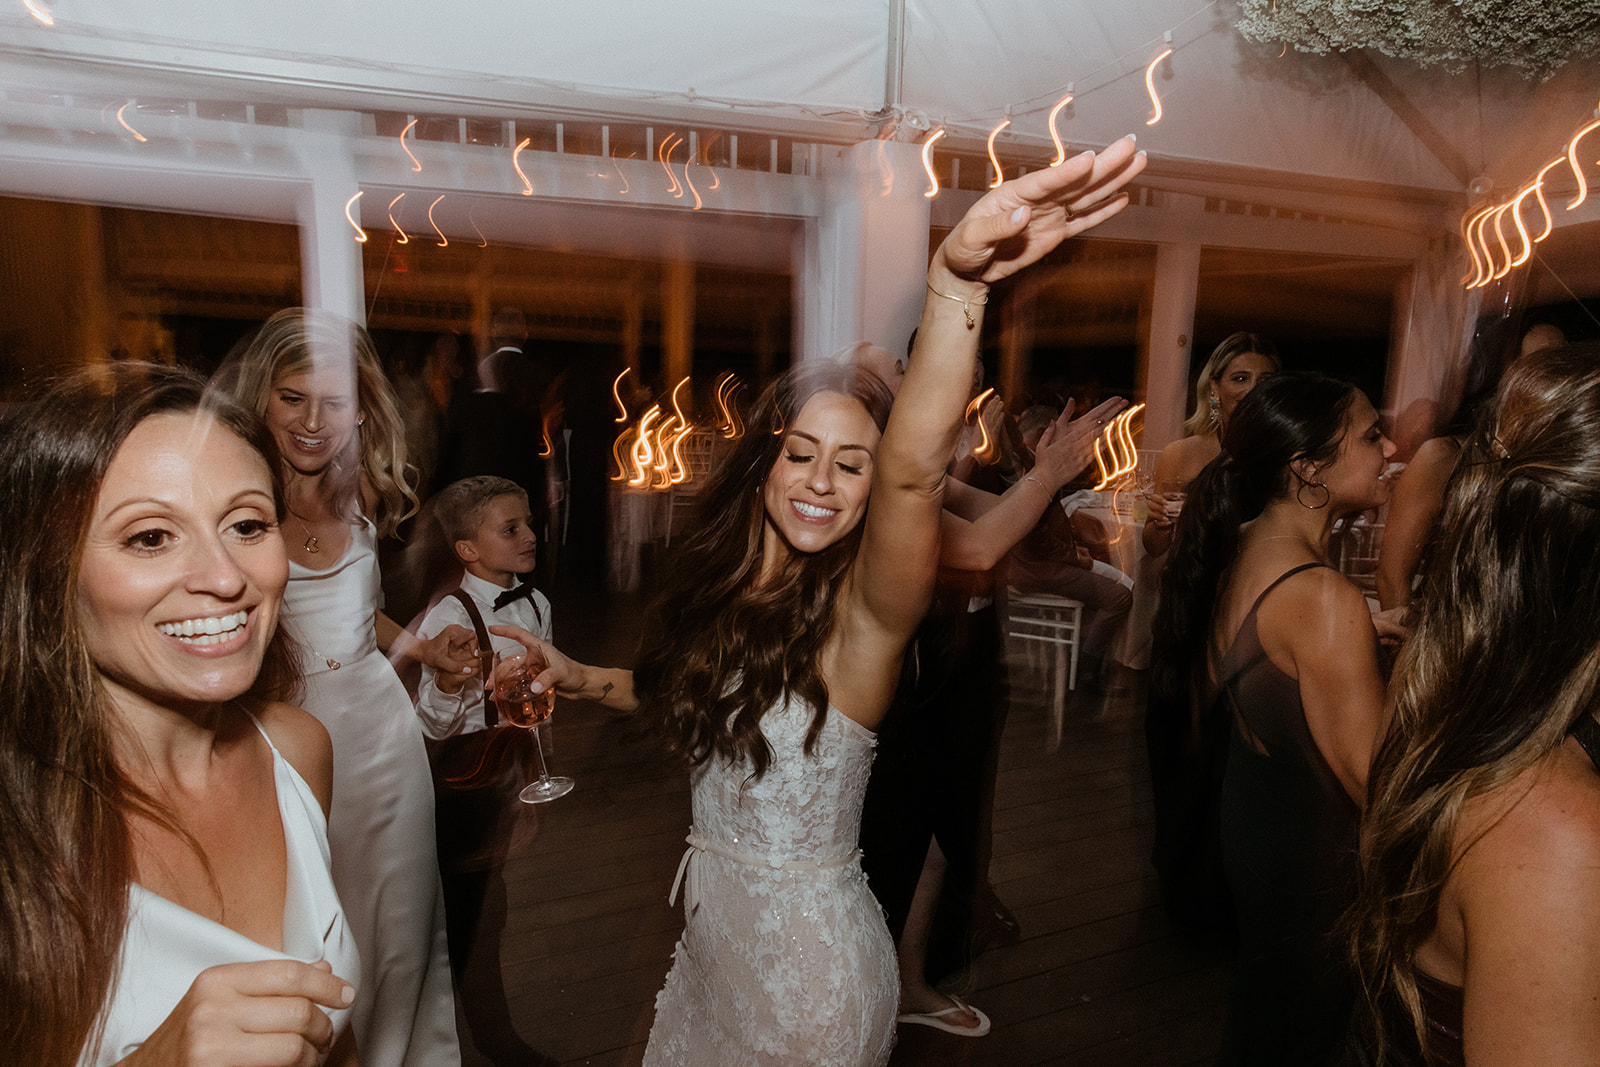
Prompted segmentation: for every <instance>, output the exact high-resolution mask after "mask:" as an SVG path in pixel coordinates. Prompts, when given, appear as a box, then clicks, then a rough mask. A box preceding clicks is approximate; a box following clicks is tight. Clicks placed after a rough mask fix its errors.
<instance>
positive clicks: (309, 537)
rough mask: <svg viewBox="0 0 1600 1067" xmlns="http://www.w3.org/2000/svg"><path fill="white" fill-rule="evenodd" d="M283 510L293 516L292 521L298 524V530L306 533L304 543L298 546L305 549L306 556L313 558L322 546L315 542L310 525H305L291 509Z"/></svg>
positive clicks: (304, 521)
mask: <svg viewBox="0 0 1600 1067" xmlns="http://www.w3.org/2000/svg"><path fill="white" fill-rule="evenodd" d="M285 510H287V511H288V512H289V514H290V515H293V516H294V521H295V522H298V523H299V524H300V528H301V529H302V530H304V531H305V532H306V539H305V543H304V544H303V545H301V546H300V547H302V548H304V549H305V551H306V555H308V556H314V555H316V554H317V553H318V552H321V551H322V546H321V544H320V543H319V542H318V541H317V535H316V534H314V533H312V532H311V525H310V524H309V523H307V522H306V520H305V519H302V518H301V517H300V516H299V515H298V514H296V513H295V510H294V509H293V508H286V509H285Z"/></svg>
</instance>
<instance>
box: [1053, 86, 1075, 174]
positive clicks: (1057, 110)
mask: <svg viewBox="0 0 1600 1067" xmlns="http://www.w3.org/2000/svg"><path fill="white" fill-rule="evenodd" d="M1070 103H1072V90H1071V89H1070V88H1069V89H1068V90H1067V95H1066V96H1063V97H1062V98H1061V99H1060V100H1057V101H1056V106H1055V107H1053V108H1051V109H1050V122H1049V126H1050V141H1051V143H1052V144H1054V145H1055V146H1056V158H1054V159H1052V160H1051V161H1050V165H1051V166H1052V167H1059V166H1061V164H1063V163H1065V162H1066V161H1067V146H1066V145H1064V144H1062V143H1061V134H1060V133H1059V132H1057V130H1056V116H1058V115H1060V114H1061V109H1062V108H1064V107H1066V106H1067V105H1068V104H1070Z"/></svg>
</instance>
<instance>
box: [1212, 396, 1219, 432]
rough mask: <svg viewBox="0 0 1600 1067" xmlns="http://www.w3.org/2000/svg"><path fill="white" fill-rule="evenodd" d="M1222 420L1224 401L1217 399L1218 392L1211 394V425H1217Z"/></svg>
mask: <svg viewBox="0 0 1600 1067" xmlns="http://www.w3.org/2000/svg"><path fill="white" fill-rule="evenodd" d="M1221 421H1222V403H1221V401H1219V400H1218V399H1217V394H1216V393H1212V394H1211V425H1213V426H1215V425H1217V423H1219V422H1221Z"/></svg>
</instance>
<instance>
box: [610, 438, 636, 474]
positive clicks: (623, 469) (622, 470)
mask: <svg viewBox="0 0 1600 1067" xmlns="http://www.w3.org/2000/svg"><path fill="white" fill-rule="evenodd" d="M636 432H637V431H635V430H634V428H633V427H632V426H629V427H626V428H625V429H623V431H622V432H621V433H619V434H617V439H616V440H615V441H613V442H611V458H612V459H613V460H615V461H616V464H617V473H615V474H613V475H612V476H611V480H612V481H614V482H625V481H627V480H628V461H627V460H625V459H623V458H622V456H623V453H628V454H629V455H631V454H632V453H633V437H634V434H635V433H636Z"/></svg>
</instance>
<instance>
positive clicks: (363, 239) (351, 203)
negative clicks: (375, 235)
mask: <svg viewBox="0 0 1600 1067" xmlns="http://www.w3.org/2000/svg"><path fill="white" fill-rule="evenodd" d="M364 192H366V190H365V189H358V190H356V195H355V196H352V197H351V198H350V199H349V200H346V201H345V202H344V217H345V219H346V220H347V221H348V222H349V223H350V225H351V226H352V227H354V228H355V231H356V243H357V244H366V243H367V231H366V230H363V229H362V228H361V224H360V223H359V222H357V221H356V220H355V216H353V215H351V214H350V209H351V208H353V207H355V206H356V201H357V200H360V199H361V194H362V193H364Z"/></svg>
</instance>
